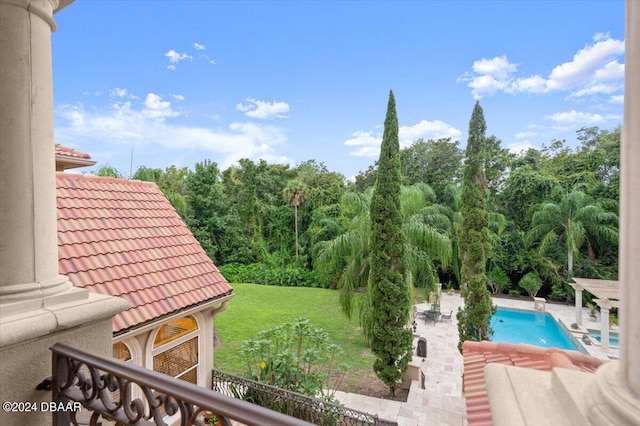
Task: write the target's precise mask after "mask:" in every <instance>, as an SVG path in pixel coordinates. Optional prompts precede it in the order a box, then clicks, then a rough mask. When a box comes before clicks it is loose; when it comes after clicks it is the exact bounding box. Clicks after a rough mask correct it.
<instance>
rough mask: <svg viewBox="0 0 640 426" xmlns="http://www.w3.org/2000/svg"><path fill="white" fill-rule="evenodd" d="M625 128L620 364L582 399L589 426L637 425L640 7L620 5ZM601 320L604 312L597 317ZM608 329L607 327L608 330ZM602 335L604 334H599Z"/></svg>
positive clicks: (609, 366) (600, 374)
mask: <svg viewBox="0 0 640 426" xmlns="http://www.w3.org/2000/svg"><path fill="white" fill-rule="evenodd" d="M625 19H626V25H625V73H624V74H625V83H624V123H623V126H622V140H621V146H620V250H619V253H620V255H619V256H620V262H619V272H618V275H619V281H620V309H619V315H620V362H616V361H612V362H608V363H606V364H604V365H603V366H601V367H600V368H599V369H598V371H596V375H595V376H596V377H595V380H594V381H593V384H592V385H591V386H589V387H588V391H587V392H586V393H585V395H584V396H585V402H586V405H587V406H589V407H590V413H589V418H590V420H591V422H592V424H594V425H596V424H597V425H600V424H616V425H617V424H629V425H637V424H639V422H640V421H639V420H638V419H640V316H638V306H640V286H638V277H639V276H640V262H639V261H638V253H640V251H639V250H640V221H638V220H637V215H638V212H639V211H640V193H638V188H640V167H638V163H639V162H640V120H638V117H640V2H639V1H637V0H627V1H626V3H625ZM602 315H603V317H604V312H603V313H602ZM607 325H608V324H607ZM603 331H604V330H603Z"/></svg>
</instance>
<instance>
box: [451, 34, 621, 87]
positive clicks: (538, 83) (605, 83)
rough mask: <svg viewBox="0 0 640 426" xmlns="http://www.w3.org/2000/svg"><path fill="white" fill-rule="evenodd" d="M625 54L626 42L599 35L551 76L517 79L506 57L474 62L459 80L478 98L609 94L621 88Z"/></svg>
mask: <svg viewBox="0 0 640 426" xmlns="http://www.w3.org/2000/svg"><path fill="white" fill-rule="evenodd" d="M623 55H624V40H617V39H614V38H611V36H610V35H609V34H602V33H598V34H596V35H594V37H593V44H587V45H586V46H585V47H584V48H583V49H580V50H579V51H578V52H577V53H576V54H575V55H574V56H573V59H572V60H571V61H568V62H564V63H562V64H560V65H557V66H555V67H554V68H553V69H552V70H551V72H550V73H549V76H548V77H547V78H544V77H542V76H540V75H537V74H536V75H533V76H522V77H521V76H517V75H516V74H515V73H516V72H517V70H518V65H516V64H513V63H511V62H510V61H509V59H508V58H507V56H506V55H502V56H496V57H494V58H490V59H487V58H482V59H480V60H477V61H475V62H474V63H473V65H472V67H471V69H472V71H471V72H466V73H464V74H463V75H462V76H460V77H458V79H457V82H466V83H467V86H468V87H469V88H471V94H472V95H473V97H474V98H475V99H480V98H482V97H483V96H487V95H492V94H494V93H496V92H504V93H510V94H515V93H520V92H523V93H549V92H553V91H570V92H571V94H570V96H569V97H580V96H587V95H597V94H610V93H614V92H616V91H618V90H621V89H622V86H623V81H624V64H622V63H620V62H619V61H618V58H621V57H622V56H623Z"/></svg>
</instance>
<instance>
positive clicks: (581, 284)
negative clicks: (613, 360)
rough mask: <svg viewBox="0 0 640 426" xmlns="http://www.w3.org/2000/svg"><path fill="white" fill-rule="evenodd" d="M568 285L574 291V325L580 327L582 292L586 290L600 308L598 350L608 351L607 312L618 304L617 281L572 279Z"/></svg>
mask: <svg viewBox="0 0 640 426" xmlns="http://www.w3.org/2000/svg"><path fill="white" fill-rule="evenodd" d="M573 281H574V282H573V283H570V285H571V287H573V288H574V289H575V291H576V323H577V324H578V325H582V290H587V291H588V292H589V293H591V294H593V295H594V296H595V297H596V298H597V299H594V301H595V302H596V303H597V304H598V306H600V350H601V351H603V352H608V351H609V310H610V309H611V308H617V307H618V303H619V298H620V296H619V293H618V287H619V285H618V281H610V280H596V279H592V278H574V279H573Z"/></svg>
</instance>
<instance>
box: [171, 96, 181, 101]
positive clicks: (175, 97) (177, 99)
mask: <svg viewBox="0 0 640 426" xmlns="http://www.w3.org/2000/svg"><path fill="white" fill-rule="evenodd" d="M171 97H173V99H175V100H176V101H184V95H171Z"/></svg>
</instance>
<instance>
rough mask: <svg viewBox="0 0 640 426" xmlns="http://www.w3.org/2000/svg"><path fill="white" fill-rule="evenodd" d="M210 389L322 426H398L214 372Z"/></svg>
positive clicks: (312, 399)
mask: <svg viewBox="0 0 640 426" xmlns="http://www.w3.org/2000/svg"><path fill="white" fill-rule="evenodd" d="M211 382H212V383H211V387H212V389H213V390H214V391H217V392H220V393H221V394H223V395H227V396H231V397H234V398H238V399H242V400H245V401H248V402H251V403H253V404H256V405H260V406H262V407H265V408H268V409H270V410H274V411H278V412H280V413H284V414H286V415H288V416H292V417H296V418H298V419H301V420H305V421H307V422H310V423H313V424H316V425H322V426H334V425H335V426H343V425H344V426H364V425H375V426H397V423H396V422H389V421H386V420H381V419H379V418H378V416H377V415H371V414H367V413H364V412H362V411H358V410H353V409H351V408H347V407H344V406H341V405H338V404H336V403H333V402H328V401H324V400H322V399H318V398H312V397H309V396H307V395H303V394H301V393H297V392H292V391H289V390H286V389H280V388H277V387H275V386H270V385H267V384H265V383H260V382H256V381H254V380H250V379H245V378H243V377H238V376H234V375H232V374H228V373H225V372H222V371H219V370H215V369H214V370H212V374H211Z"/></svg>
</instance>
